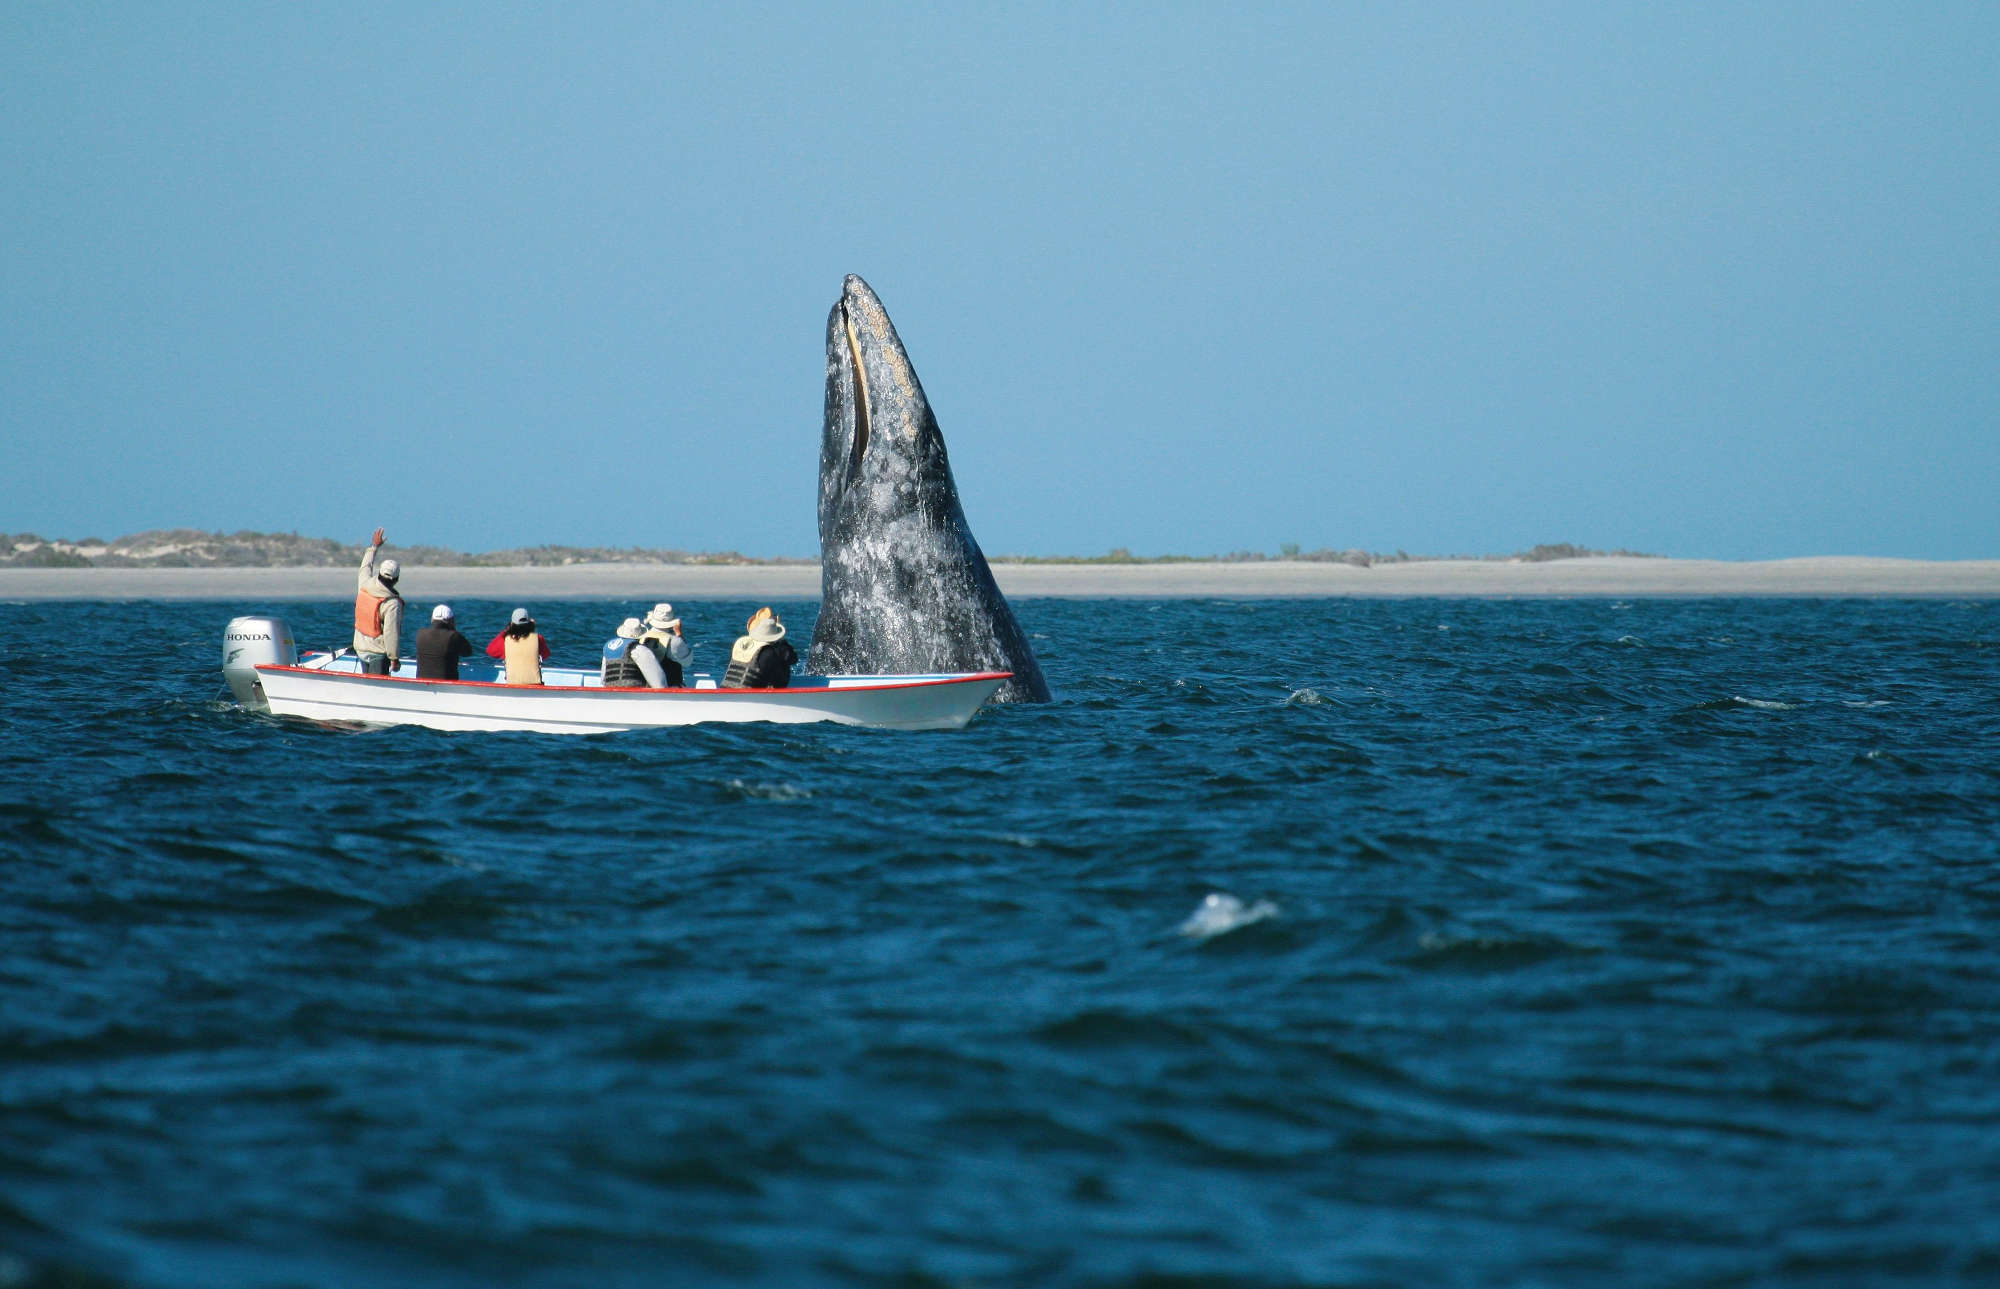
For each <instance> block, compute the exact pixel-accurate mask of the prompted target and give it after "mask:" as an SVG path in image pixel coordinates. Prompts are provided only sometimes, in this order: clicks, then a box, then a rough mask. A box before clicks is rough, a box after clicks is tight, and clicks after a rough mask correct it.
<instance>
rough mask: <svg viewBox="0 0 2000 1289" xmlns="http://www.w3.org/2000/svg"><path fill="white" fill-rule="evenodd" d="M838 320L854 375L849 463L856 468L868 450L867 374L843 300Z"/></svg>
mask: <svg viewBox="0 0 2000 1289" xmlns="http://www.w3.org/2000/svg"><path fill="white" fill-rule="evenodd" d="M840 321H841V325H842V326H843V327H845V328H846V329H847V363H848V369H849V371H850V373H851V374H852V375H853V377H854V455H853V457H852V458H851V461H850V464H852V465H853V466H855V467H856V468H858V467H859V466H860V465H861V457H862V455H863V454H864V453H866V452H867V451H868V420H869V417H868V375H867V373H866V372H865V371H864V370H863V368H862V366H861V337H860V336H858V335H856V334H855V331H854V315H853V314H851V313H849V312H848V311H847V304H846V302H845V301H842V302H841V306H840Z"/></svg>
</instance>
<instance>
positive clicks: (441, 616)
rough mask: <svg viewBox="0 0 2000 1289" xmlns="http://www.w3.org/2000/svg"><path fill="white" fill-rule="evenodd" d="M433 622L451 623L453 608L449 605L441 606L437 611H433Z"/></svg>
mask: <svg viewBox="0 0 2000 1289" xmlns="http://www.w3.org/2000/svg"><path fill="white" fill-rule="evenodd" d="M431 621H433V622H449V621H451V606H450V605H449V604H440V605H438V606H437V607H436V608H435V609H432V610H431Z"/></svg>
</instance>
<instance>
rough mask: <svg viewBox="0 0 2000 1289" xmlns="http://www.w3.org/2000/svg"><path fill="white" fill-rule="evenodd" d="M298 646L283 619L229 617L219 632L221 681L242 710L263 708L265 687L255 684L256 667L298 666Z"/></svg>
mask: <svg viewBox="0 0 2000 1289" xmlns="http://www.w3.org/2000/svg"><path fill="white" fill-rule="evenodd" d="M298 661H299V647H298V646H297V645H295V644H293V643H292V629H291V628H290V627H288V626H286V625H285V620H284V619H283V618H265V617H249V618H231V619H230V620H229V625H228V626H227V627H225V628H223V631H222V678H223V679H224V680H226V681H228V682H229V692H230V693H232V694H234V695H236V701H237V702H239V703H241V704H243V705H244V706H245V707H262V706H263V705H264V687H263V686H262V685H260V684H258V683H257V672H256V667H257V664H258V663H260V662H262V663H277V664H279V665H281V666H286V667H293V666H297V665H298Z"/></svg>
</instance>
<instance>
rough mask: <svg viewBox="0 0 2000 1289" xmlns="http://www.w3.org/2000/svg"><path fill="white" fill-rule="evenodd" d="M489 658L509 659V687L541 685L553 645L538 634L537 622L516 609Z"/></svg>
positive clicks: (491, 647) (495, 639)
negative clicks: (544, 664) (545, 663)
mask: <svg viewBox="0 0 2000 1289" xmlns="http://www.w3.org/2000/svg"><path fill="white" fill-rule="evenodd" d="M486 656H487V657H489V658H504V659H506V661H507V683H508V684H510V685H539V684H541V683H542V664H543V663H544V662H546V661H548V657H549V642H548V641H547V640H544V639H543V638H542V634H541V632H539V631H537V630H535V620H534V619H533V618H531V617H529V616H528V611H527V610H526V609H516V610H514V616H513V617H512V618H511V619H509V620H508V622H507V629H506V630H505V631H502V632H501V633H500V634H499V635H497V636H494V637H493V642H492V643H491V644H489V645H487V646H486Z"/></svg>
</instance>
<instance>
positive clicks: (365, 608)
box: [354, 591, 394, 636]
mask: <svg viewBox="0 0 2000 1289" xmlns="http://www.w3.org/2000/svg"><path fill="white" fill-rule="evenodd" d="M392 598H394V597H392V596H382V595H371V594H370V593H368V592H367V591H356V592H355V593H354V629H355V630H356V631H359V632H360V633H361V634H362V635H364V636H379V635H381V634H382V609H383V606H385V605H386V604H388V603H389V601H390V599H392Z"/></svg>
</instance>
